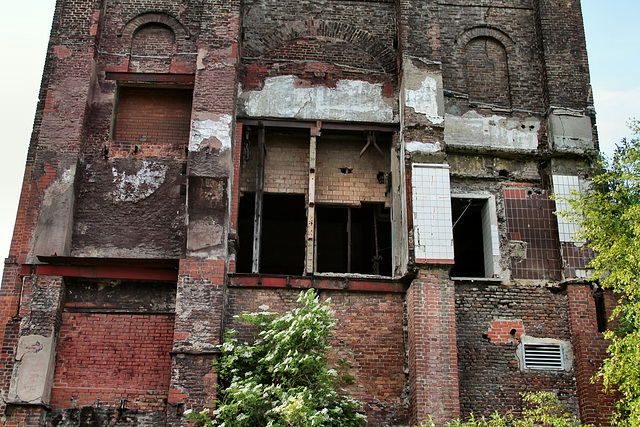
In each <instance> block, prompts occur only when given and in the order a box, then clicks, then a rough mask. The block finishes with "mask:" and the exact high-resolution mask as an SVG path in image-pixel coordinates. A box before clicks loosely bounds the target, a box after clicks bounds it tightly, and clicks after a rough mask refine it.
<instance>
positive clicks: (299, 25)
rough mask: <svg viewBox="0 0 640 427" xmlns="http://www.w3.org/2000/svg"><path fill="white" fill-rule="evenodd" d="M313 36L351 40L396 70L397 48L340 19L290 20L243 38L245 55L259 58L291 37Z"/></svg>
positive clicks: (389, 71) (387, 69) (387, 68)
mask: <svg viewBox="0 0 640 427" xmlns="http://www.w3.org/2000/svg"><path fill="white" fill-rule="evenodd" d="M313 38H328V39H335V40H340V41H344V42H346V43H349V44H352V45H354V46H355V47H357V48H359V49H361V50H363V51H365V52H366V53H367V54H368V55H370V56H371V57H372V58H373V59H374V60H375V61H376V62H378V63H379V64H380V66H381V67H382V69H383V70H384V72H385V73H387V74H396V73H397V60H396V52H395V50H394V49H393V48H392V47H389V46H385V45H384V44H382V43H380V42H379V41H378V40H376V39H375V38H374V37H373V36H372V35H371V34H369V33H368V32H366V31H364V30H361V29H359V28H356V27H354V26H352V25H349V24H345V23H343V22H334V21H321V20H309V21H293V22H289V23H287V24H286V25H283V26H281V27H280V28H277V29H274V31H273V32H272V33H270V34H269V36H268V37H264V38H254V39H251V40H246V41H245V45H244V47H243V50H244V56H245V57H249V58H258V57H261V56H263V55H264V54H265V53H266V52H269V51H272V50H273V49H275V48H277V47H278V46H282V45H285V44H287V43H289V42H290V41H292V40H298V39H299V40H305V39H306V40H308V39H313Z"/></svg>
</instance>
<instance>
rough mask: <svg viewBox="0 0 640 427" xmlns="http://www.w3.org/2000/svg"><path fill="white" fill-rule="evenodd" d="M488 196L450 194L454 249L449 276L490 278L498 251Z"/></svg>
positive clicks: (495, 228) (492, 274)
mask: <svg viewBox="0 0 640 427" xmlns="http://www.w3.org/2000/svg"><path fill="white" fill-rule="evenodd" d="M492 200H493V199H491V198H489V199H487V198H463V197H451V213H452V224H453V252H454V259H455V264H454V266H453V268H452V269H451V276H452V277H493V276H494V274H495V271H494V261H493V256H494V254H495V253H496V252H497V248H496V247H497V235H496V234H497V226H496V225H495V224H494V222H495V221H496V220H495V218H493V217H494V215H493V214H492V210H491V206H492V204H491V202H492Z"/></svg>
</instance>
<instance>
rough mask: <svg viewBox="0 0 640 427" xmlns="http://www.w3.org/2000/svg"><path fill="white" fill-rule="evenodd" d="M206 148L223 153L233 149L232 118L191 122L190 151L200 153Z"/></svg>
mask: <svg viewBox="0 0 640 427" xmlns="http://www.w3.org/2000/svg"><path fill="white" fill-rule="evenodd" d="M205 147H206V148H217V149H219V150H221V151H224V150H228V149H230V148H231V116H229V115H223V116H220V117H219V118H217V119H215V120H214V119H205V120H196V119H194V120H192V121H191V137H190V139H189V151H199V150H200V149H201V148H205Z"/></svg>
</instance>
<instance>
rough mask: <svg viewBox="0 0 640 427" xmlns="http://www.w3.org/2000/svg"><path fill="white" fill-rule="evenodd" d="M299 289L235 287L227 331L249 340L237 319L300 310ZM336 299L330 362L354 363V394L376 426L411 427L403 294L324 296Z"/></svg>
mask: <svg viewBox="0 0 640 427" xmlns="http://www.w3.org/2000/svg"><path fill="white" fill-rule="evenodd" d="M300 292H301V291H300V290H299V289H295V290H291V289H287V290H283V289H255V288H253V289H252V288H230V289H229V299H228V311H227V316H226V320H227V327H228V328H233V329H235V330H238V331H239V332H240V337H242V338H247V337H249V336H250V335H251V333H252V330H251V329H250V328H249V327H248V326H247V325H246V324H244V323H242V322H240V321H239V320H238V319H234V318H233V316H234V315H236V314H240V313H241V312H243V311H259V309H258V306H260V305H263V304H266V305H268V306H269V310H270V311H277V312H284V311H286V310H289V309H291V308H293V307H295V299H296V298H297V296H298V294H299V293H300ZM320 296H321V298H323V299H324V298H331V309H332V310H333V311H334V315H335V318H336V326H335V328H334V337H333V340H332V343H331V345H332V349H331V351H330V354H329V360H330V363H335V362H336V361H337V360H338V359H342V360H344V361H346V362H348V363H350V364H351V368H350V373H351V374H353V375H354V377H355V381H354V383H353V384H352V385H351V386H348V389H347V390H348V392H349V393H350V394H351V395H352V396H354V397H355V398H357V399H359V400H360V401H362V402H363V403H364V409H365V411H366V413H367V416H368V419H369V423H368V425H370V426H386V425H396V424H407V422H408V419H409V412H408V407H407V405H406V402H405V381H406V375H405V373H404V363H405V352H404V339H403V295H402V294H396V293H358V292H348V291H320Z"/></svg>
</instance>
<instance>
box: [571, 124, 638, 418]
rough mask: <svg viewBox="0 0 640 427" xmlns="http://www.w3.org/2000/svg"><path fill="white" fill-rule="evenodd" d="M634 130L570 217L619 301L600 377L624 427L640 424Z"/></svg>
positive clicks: (601, 163) (602, 164)
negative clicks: (612, 393) (612, 394)
mask: <svg viewBox="0 0 640 427" xmlns="http://www.w3.org/2000/svg"><path fill="white" fill-rule="evenodd" d="M630 128H631V130H632V132H633V134H634V137H633V138H632V139H629V140H627V139H624V140H622V142H621V143H620V144H619V145H618V146H617V148H616V151H615V154H614V156H613V159H612V161H611V162H607V161H605V160H603V159H599V160H598V161H597V162H596V169H595V174H594V176H593V178H592V185H591V188H590V189H589V190H588V191H587V192H586V193H585V194H583V195H575V196H574V198H573V200H569V202H570V204H571V206H572V209H573V212H574V213H573V214H571V213H566V212H565V213H564V215H565V216H569V217H571V218H572V219H573V220H574V221H575V222H577V223H578V224H579V225H580V226H581V231H580V232H579V236H580V237H582V238H584V239H586V241H587V245H588V246H589V247H590V248H592V249H594V250H595V252H596V257H595V259H593V260H592V261H591V263H590V264H589V266H590V267H592V268H593V274H594V277H595V278H597V279H599V281H600V285H601V286H602V287H603V288H605V289H611V290H613V291H614V292H615V293H617V294H618V296H619V303H618V305H617V306H616V308H615V310H614V313H613V317H615V318H617V319H619V320H620V323H621V325H622V326H621V327H620V328H619V329H618V330H616V331H607V332H605V337H606V338H607V339H609V340H611V344H610V346H609V348H608V350H607V351H608V353H609V357H608V358H607V359H606V360H605V361H604V364H603V366H602V368H601V369H600V371H599V373H598V377H599V378H600V379H601V380H602V381H603V384H604V387H605V389H606V390H607V391H618V392H619V393H620V396H621V398H620V399H619V400H618V402H617V415H616V418H615V423H616V424H617V425H619V426H638V425H640V335H639V330H640V328H639V327H640V139H639V138H640V122H638V120H633V121H631V123H630Z"/></svg>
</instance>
